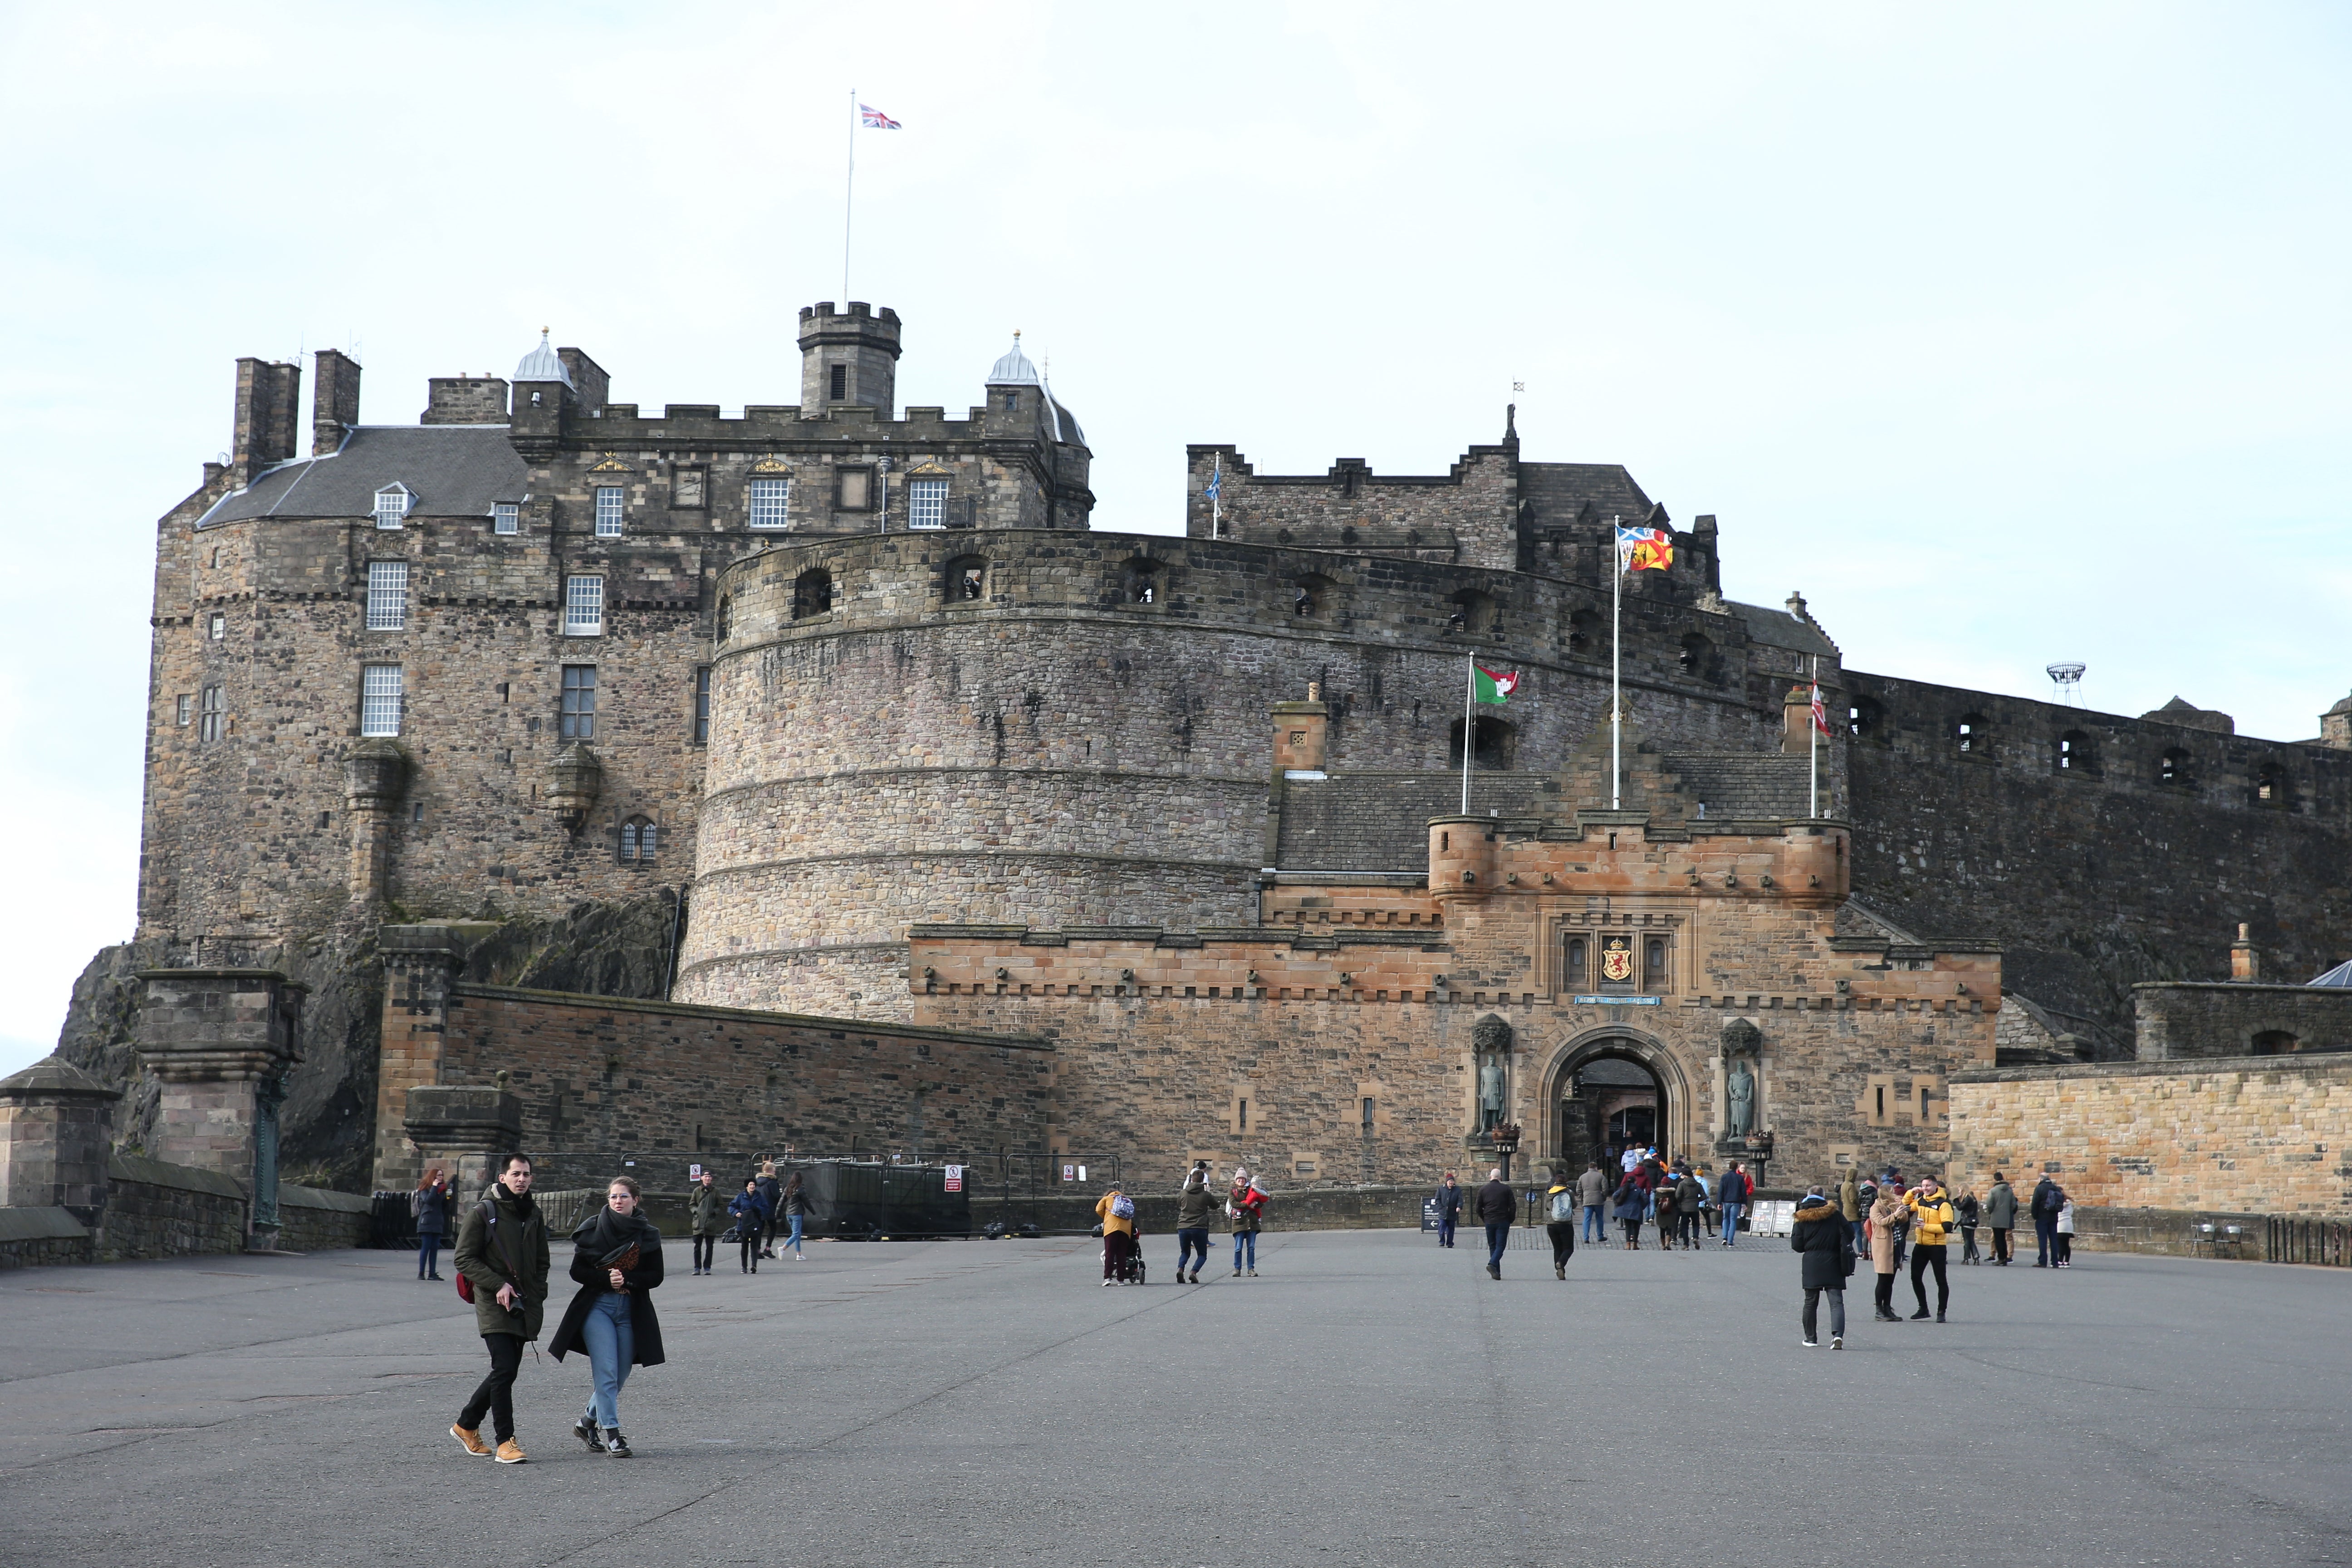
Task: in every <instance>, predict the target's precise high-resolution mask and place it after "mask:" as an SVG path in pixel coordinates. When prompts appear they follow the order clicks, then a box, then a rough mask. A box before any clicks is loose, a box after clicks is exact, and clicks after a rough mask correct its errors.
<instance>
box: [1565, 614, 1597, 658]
mask: <svg viewBox="0 0 2352 1568" xmlns="http://www.w3.org/2000/svg"><path fill="white" fill-rule="evenodd" d="M1594 625H1595V621H1594V617H1593V614H1592V612H1591V610H1571V611H1570V612H1569V616H1568V651H1569V652H1570V653H1590V652H1591V651H1592V628H1593V626H1594Z"/></svg>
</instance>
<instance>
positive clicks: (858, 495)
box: [833, 467, 874, 511]
mask: <svg viewBox="0 0 2352 1568" xmlns="http://www.w3.org/2000/svg"><path fill="white" fill-rule="evenodd" d="M833 508H834V510H835V511H872V510H874V470H873V469H871V468H862V467H861V468H847V467H845V468H835V469H834V470H833Z"/></svg>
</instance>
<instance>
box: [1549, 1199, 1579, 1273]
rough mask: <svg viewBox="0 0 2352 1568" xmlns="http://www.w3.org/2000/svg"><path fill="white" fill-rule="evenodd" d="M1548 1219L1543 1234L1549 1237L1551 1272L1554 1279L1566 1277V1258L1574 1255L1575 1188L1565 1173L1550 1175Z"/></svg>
mask: <svg viewBox="0 0 2352 1568" xmlns="http://www.w3.org/2000/svg"><path fill="white" fill-rule="evenodd" d="M1549 1196H1550V1199H1551V1206H1550V1209H1549V1214H1550V1215H1551V1217H1550V1220H1549V1223H1547V1224H1546V1225H1545V1226H1544V1234H1545V1235H1547V1236H1549V1237H1551V1274H1552V1278H1553V1279H1567V1278H1568V1260H1569V1259H1570V1258H1573V1257H1575V1256H1576V1189H1575V1188H1574V1187H1572V1186H1570V1185H1569V1178H1568V1176H1567V1174H1566V1173H1564V1172H1563V1173H1559V1174H1558V1175H1555V1176H1553V1177H1552V1180H1551V1191H1550V1194H1549Z"/></svg>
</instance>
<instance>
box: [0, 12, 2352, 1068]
mask: <svg viewBox="0 0 2352 1568" xmlns="http://www.w3.org/2000/svg"><path fill="white" fill-rule="evenodd" d="M1147 9H1148V10H1149V11H1150V16H1145V15H1144V13H1145V12H1146V10H1147ZM1637 10H1638V12H1639V14H1638V15H1636V14H1634V13H1635V12H1636V11H1637ZM1107 12H1108V8H1106V7H1100V6H1095V5H1068V6H1057V5H1017V4H993V5H985V6H979V5H941V6H931V5H866V6H858V7H849V8H845V7H842V6H840V5H822V6H812V7H805V8H804V7H799V6H777V5H744V4H738V5H730V6H726V7H717V6H711V7H699V6H692V5H668V6H659V7H647V6H643V5H598V4H588V5H583V4H577V3H573V4H566V5H548V6H534V5H513V4H509V5H498V6H484V5H473V4H468V5H418V4H414V3H411V4H406V5H399V6H377V7H370V8H365V9H362V8H360V7H326V6H318V5H308V6H286V7H282V8H281V7H269V6H256V5H225V4H214V5H204V6H200V7H189V6H184V5H171V6H138V5H107V6H62V5H37V6H36V5H16V4H5V5H0V412H5V418H6V428H7V429H8V430H9V431H10V432H11V435H12V438H13V440H14V442H15V451H14V453H13V458H12V461H11V462H10V464H9V474H10V482H9V484H8V485H7V487H6V488H5V491H0V507H5V514H0V515H5V526H6V538H7V542H8V547H9V557H10V560H9V570H7V571H6V572H5V574H0V608H5V614H0V808H5V814H6V815H5V821H6V823H7V826H8V833H7V840H8V844H9V849H10V874H9V876H8V879H7V886H8V890H9V896H8V897H7V898H6V899H5V901H0V1072H5V1071H9V1070H13V1069H14V1068H16V1067H18V1066H21V1065H23V1064H24V1063H25V1062H27V1061H30V1060H32V1059H34V1058H37V1057H38V1056H40V1055H41V1054H43V1053H44V1052H46V1051H47V1049H48V1048H49V1047H50V1046H51V1045H52V1044H53V1043H54V1041H55V1038H56V1032H57V1027H58V1022H59V1020H60V1019H61V1017H62V1016H63V1014H64V1010H65V1005H66V1001H67V997H68V991H69V988H70V985H71V983H72V980H73V977H74V976H75V974H76V973H79V970H80V968H81V966H82V965H83V963H85V962H87V960H88V959H89V956H90V955H91V953H92V952H94V951H95V950H97V949H98V948H99V947H100V946H102V945H103V944H105V943H108V942H119V941H123V940H126V939H128V938H129V937H130V935H131V930H132V923H133V893H134V881H135V872H136V865H137V856H138V839H139V805H140V763H141V755H142V725H143V723H144V700H145V683H146V655H147V637H148V633H147V625H146V617H147V616H148V614H149V612H150V606H151V597H152V578H151V563H152V549H153V528H154V519H155V518H156V517H157V516H159V515H160V514H161V513H163V511H164V510H166V509H168V508H169V507H171V506H172V505H173V504H174V503H175V502H177V501H178V500H180V499H181V498H182V497H183V496H184V495H185V494H186V493H187V492H188V491H189V490H190V489H194V486H195V484H196V483H197V480H198V479H199V472H198V465H199V464H200V463H202V462H203V461H204V460H205V459H206V458H211V457H213V456H214V455H215V453H217V452H219V451H221V450H222V449H223V448H225V447H227V446H228V444H229V414H230V397H231V392H232V388H233V378H234V367H233V363H232V362H233V361H234V360H235V359H236V357H237V356H238V355H240V354H259V355H267V356H270V357H273V358H281V359H282V358H288V357H290V356H292V355H293V354H294V353H296V352H297V351H299V350H302V349H305V348H309V349H316V348H318V347H320V346H322V345H331V346H336V347H345V348H350V349H352V350H353V351H354V352H355V353H357V355H358V357H359V359H360V360H361V362H362V364H363V365H364V366H365V380H364V390H363V401H362V410H361V416H362V419H363V420H365V421H366V422H368V423H372V424H376V423H383V424H394V423H408V422H412V421H414V420H415V417H416V415H417V413H418V411H419V410H420V409H421V408H422V407H423V406H424V403H425V377H427V376H428V375H444V374H456V373H457V372H460V371H467V372H474V373H480V372H484V371H494V372H497V373H498V374H508V373H509V372H510V371H511V370H512V368H513V366H514V363H515V361H516V360H517V359H518V358H520V356H521V355H522V354H523V353H525V352H526V351H527V350H528V349H530V347H531V345H532V344H533V343H534V342H536V341H537V336H538V331H539V328H540V327H541V324H546V325H550V326H551V327H552V328H553V329H554V331H555V336H556V341H557V342H564V343H577V344H579V345H581V346H583V347H584V348H585V349H587V350H588V351H589V352H590V353H593V355H595V357H596V358H597V359H598V360H599V361H600V362H601V363H604V365H605V366H606V367H608V368H609V369H610V371H611V372H612V375H613V395H614V398H615V399H616V400H618V401H622V402H635V403H639V404H642V405H647V406H648V407H651V406H654V405H660V404H663V403H666V402H679V403H719V404H721V405H726V406H727V407H728V408H729V409H730V410H732V409H734V408H737V407H740V405H743V404H746V403H793V402H797V401H798V385H799V383H798V359H797V354H796V352H795V349H794V346H793V331H794V326H795V319H796V313H797V310H798V309H799V307H800V306H802V305H803V304H806V303H809V302H812V301H814V300H830V299H835V298H836V297H837V296H838V295H839V293H840V291H841V282H842V195H843V192H842V176H843V163H844V155H845V151H846V147H847V142H848V139H849V132H848V130H847V123H848V120H847V114H848V108H847V106H848V102H849V94H850V90H851V89H853V88H855V89H856V91H857V93H858V95H859V96H860V97H862V98H863V99H865V100H866V101H867V102H869V103H872V104H874V105H875V106H877V108H880V109H882V110H886V111H887V112H888V113H889V114H891V115H893V116H895V117H896V118H897V119H898V120H899V121H901V122H902V124H903V126H904V129H903V130H900V131H897V132H863V133H860V134H859V136H858V138H857V160H858V168H857V184H856V190H857V209H856V211H857V221H856V237H855V255H854V263H853V272H852V276H851V279H850V291H851V294H852V295H853V297H855V298H857V299H863V300H872V301H874V302H875V303H876V304H877V305H884V304H887V305H889V306H892V307H894V308H896V309H897V310H898V313H899V314H900V315H901V316H902V317H903V318H905V321H906V357H905V359H904V360H903V361H902V362H901V365H900V372H899V382H898V390H899V401H900V403H901V404H902V405H905V404H927V403H928V404H945V405H949V407H950V408H951V409H961V407H963V406H965V405H969V404H971V402H973V401H974V400H975V399H976V398H977V397H978V396H979V395H980V386H981V377H982V374H985V372H986V369H987V367H988V365H989V363H991V361H992V360H993V359H994V358H995V356H996V355H997V354H998V353H1001V352H1003V348H1004V347H1005V345H1006V343H1007V342H1009V341H1010V340H1011V337H1012V333H1013V330H1014V329H1015V328H1020V329H1022V330H1023V331H1024V332H1025V337H1024V342H1025V343H1026V344H1027V346H1028V347H1029V349H1030V351H1031V353H1032V355H1033V357H1043V356H1044V355H1046V354H1050V355H1051V356H1052V372H1053V377H1054V383H1055V389H1056V391H1057V392H1058V393H1059V394H1060V395H1062V397H1063V398H1064V400H1065V401H1066V402H1067V403H1068V404H1069V405H1071V407H1072V408H1073V409H1074V410H1075V411H1076V413H1077V414H1078V415H1079V416H1080V417H1081V418H1082V419H1083V420H1084V421H1085V424H1086V427H1087V434H1088V437H1089V438H1090V440H1091V443H1092V445H1093V448H1094V453H1095V466H1094V484H1095V489H1096V493H1097V496H1098V497H1099V498H1100V500H1099V504H1098V506H1097V510H1096V511H1095V524H1096V526H1097V528H1103V529H1124V530H1140V531H1159V532H1173V531H1179V530H1180V529H1181V486H1182V462H1183V448H1184V444H1185V443H1186V442H1187V441H1231V442H1234V443H1236V444H1238V445H1239V446H1240V447H1241V448H1242V450H1243V452H1244V454H1245V455H1246V456H1247V457H1248V458H1250V460H1251V461H1252V462H1254V463H1255V464H1256V465H1257V467H1258V468H1259V470H1260V471H1261V472H1264V471H1276V472H1320V471H1322V470H1323V469H1324V468H1327V467H1328V465H1329V463H1330V462H1331V460H1332V459H1333V458H1337V457H1341V456H1347V457H1357V458H1365V459H1367V460H1368V461H1370V463H1371V465H1372V466H1373V468H1375V470H1377V471H1380V472H1383V473H1442V472H1444V468H1445V466H1446V465H1447V464H1448V463H1449V462H1450V461H1451V460H1452V459H1453V458H1454V457H1455V456H1457V455H1458V454H1459V453H1460V451H1461V450H1462V448H1463V447H1465V446H1467V445H1469V444H1471V443H1473V442H1488V441H1493V440H1494V439H1496V437H1498V436H1499V435H1500V434H1501V432H1502V426H1503V405H1505V404H1506V403H1507V402H1509V401H1511V400H1512V397H1513V394H1512V391H1511V387H1512V384H1513V383H1514V382H1521V383H1524V384H1525V386H1526V390H1525V391H1524V392H1522V393H1520V394H1518V395H1517V402H1518V405H1519V432H1520V435H1521V437H1522V438H1523V448H1522V449H1523V453H1524V455H1525V456H1526V457H1528V458H1533V459H1551V460H1568V461H1583V462H1622V463H1624V464H1626V465H1627V466H1628V467H1630V468H1632V469H1633V474H1634V476H1635V478H1636V479H1638V480H1639V481H1640V482H1641V483H1642V485H1643V487H1644V488H1645V489H1647V490H1648V491H1649V493H1650V494H1651V495H1652V496H1653V497H1654V498H1656V499H1658V500H1663V501H1664V503H1665V505H1666V507H1667V509H1668V510H1669V511H1670V512H1671V513H1672V514H1673V516H1674V517H1675V519H1676V520H1677V521H1681V522H1685V523H1686V522H1687V521H1689V520H1690V519H1691V518H1692V517H1693V516H1695V515H1696V514H1697V513H1700V512H1713V513H1715V514H1717V516H1718V517H1719V518H1720V519H1721V521H1722V527H1723V531H1724V575H1725V580H1726V586H1727V589H1728V590H1729V592H1730V593H1731V594H1732V595H1733V596H1735V597H1738V598H1746V599H1750V600H1755V601H1759V602H1762V603H1766V604H1775V605H1777V604H1779V603H1780V601H1781V600H1782V599H1783V598H1784V597H1785V596H1786V595H1788V593H1789V591H1790V589H1792V588H1801V589H1802V590H1803V592H1804V593H1805V594H1806V595H1807V596H1808V598H1809V599H1810V600H1811V603H1812V606H1813V609H1814V613H1815V614H1816V615H1817V616H1819V618H1820V619H1821V621H1822V624H1823V625H1824V626H1826V627H1827V628H1828V629H1829V631H1830V633H1831V634H1832V636H1833V637H1836V638H1837V640H1838V642H1839V644H1840V646H1841V647H1843V649H1844V652H1845V657H1846V660H1847V662H1848V663H1849V664H1851V665H1853V666H1854V667H1856V668H1866V669H1871V670H1876V671H1883V672H1886V673H1890V674H1898V675H1906V676H1911V677H1915V678H1919V679H1931V680H1941V681H1948V682H1952V683H1955V684H1961V685H1968V686H1975V687H1981V688H1986V689H1992V690H1996V691H2004V692H2012V693H2018V694H2022V695H2029V696H2040V695H2045V694H2046V693H2047V692H2048V690H2049V683H2048V681H2047V680H2046V679H2044V677H2043V676H2042V667H2043V666H2044V665H2046V664H2049V663H2051V662H2052V661H2053V660H2057V659H2062V658H2066V659H2080V660H2083V661H2084V662H2086V663H2087V664H2088V665H2089V666H2090V673H2089V675H2088V677H2087V678H2086V679H2084V693H2085V695H2086V696H2087V698H2088V700H2089V702H2090V705H2091V706H2093V707H2095V708H2099V709H2104V710H2111V711H2116V712H2124V713H2137V712H2140V711H2143V710H2147V709H2150V708H2154V707H2156V706H2157V705H2158V704H2159V703H2161V702H2163V701H2164V700H2166V699H2168V698H2169V697H2171V696H2173V695H2174V694H2175V693H2176V692H2177V693H2179V695H2181V696H2184V697H2186V698H2188V699H2189V700H2190V701H2192V702H2195V703H2198V704H2200V706H2208V707H2217V708H2222V709H2226V710H2229V711H2231V712H2232V713H2234V714H2236V715H2237V718H2238V722H2239V727H2240V729H2241V730H2242V731H2247V732H2251V733H2254V734H2259V735H2264V736H2270V737H2274V738H2278V739H2284V740H2294V739H2301V738H2304V737H2307V736H2310V735H2313V734H2315V733H2316V732H2317V728H2318V726H2317V721H2316V718H2315V715H2317V714H2318V713H2319V712H2320V711H2321V710H2323V709H2325V708H2326V706H2327V705H2328V704H2330V703H2331V702H2333V701H2335V700H2336V699H2337V698H2340V697H2342V696H2344V695H2345V694H2346V692H2347V689H2352V658H2347V654H2346V647H2347V635H2346V634H2347V629H2352V611H2347V603H2352V532H2347V526H2346V524H2347V507H2348V506H2352V503H2347V493H2352V484H2347V480H2352V473H2347V468H2352V462H2347V452H2352V445H2348V444H2347V417H2346V416H2347V402H2352V394H2347V380H2348V379H2352V378H2347V369H2346V367H2347V364H2352V324H2347V288H2346V279H2347V250H2352V247H2347V238H2352V234H2347V229H2352V216H2347V215H2352V191H2347V167H2352V93H2347V89H2346V83H2347V79H2352V7H2347V6H2344V5H2325V4H2313V5H2226V6H2224V5H2200V6H2190V7H2179V6H2167V5H2151V4H2145V3H2137V4H2130V5H2068V6H2063V7H2053V6H2049V5H2017V6H2008V7H2004V6H2000V5H1978V6H1970V7H1937V8H1929V7H1919V6H1889V5H1875V4H1874V5H1853V6H1843V5H1774V6H1758V5H1747V4H1738V5H1675V6H1671V7H1640V8H1636V7H1629V6H1623V5H1595V6H1585V5H1565V4H1560V3H1558V0H1554V3H1551V4H1546V5H1539V6H1530V7H1528V8H1525V9H1511V8H1506V7H1501V6H1431V5H1397V6H1381V5H1367V4H1362V3H1360V0H1350V3H1349V4H1345V5H1328V6H1317V5H1290V6H1284V5H1267V4H1251V5H1233V6H1220V5H1192V6H1186V7H1181V8H1168V7H1154V8H1140V7H1138V8H1121V14H1120V15H1118V16H1111V15H1108V14H1107ZM861 58H864V59H866V60H867V61H870V62H871V63H864V64H856V65H855V66H854V68H853V66H852V63H851V62H854V61H858V60H860V59H861ZM309 383H310V365H309V363H308V361H307V359H306V361H305V364H304V387H303V390H304V394H305V396H306V398H307V396H308V394H309V391H310V385H309Z"/></svg>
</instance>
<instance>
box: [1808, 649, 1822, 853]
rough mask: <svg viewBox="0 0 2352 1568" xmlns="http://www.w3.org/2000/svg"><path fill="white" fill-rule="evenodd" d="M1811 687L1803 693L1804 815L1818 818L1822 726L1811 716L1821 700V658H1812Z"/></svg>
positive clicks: (1816, 655) (1820, 807)
mask: <svg viewBox="0 0 2352 1568" xmlns="http://www.w3.org/2000/svg"><path fill="white" fill-rule="evenodd" d="M1811 662H1812V672H1813V689H1811V691H1809V692H1807V693H1806V694H1805V698H1806V700H1805V751H1806V753H1807V755H1806V761H1805V815H1806V816H1809V817H1812V818H1815V819H1818V818H1819V817H1820V816H1821V815H1822V727H1821V725H1820V724H1819V723H1818V722H1816V721H1815V720H1814V718H1813V711H1814V704H1816V703H1818V702H1820V701H1821V700H1822V660H1821V656H1820V655H1819V654H1815V655H1814V656H1813V658H1812V661H1811Z"/></svg>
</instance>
